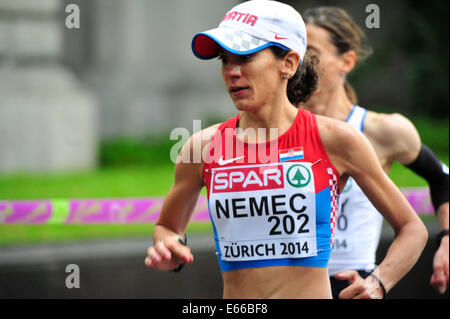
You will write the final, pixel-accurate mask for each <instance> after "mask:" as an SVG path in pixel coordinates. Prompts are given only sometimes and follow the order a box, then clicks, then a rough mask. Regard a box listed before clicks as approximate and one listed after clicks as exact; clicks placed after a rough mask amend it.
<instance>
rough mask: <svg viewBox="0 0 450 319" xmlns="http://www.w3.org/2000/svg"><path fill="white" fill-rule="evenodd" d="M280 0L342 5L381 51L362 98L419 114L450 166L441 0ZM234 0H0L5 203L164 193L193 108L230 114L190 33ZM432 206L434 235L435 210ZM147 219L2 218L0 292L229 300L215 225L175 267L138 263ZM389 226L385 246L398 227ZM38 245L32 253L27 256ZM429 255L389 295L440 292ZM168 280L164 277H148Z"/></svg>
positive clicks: (364, 75)
mask: <svg viewBox="0 0 450 319" xmlns="http://www.w3.org/2000/svg"><path fill="white" fill-rule="evenodd" d="M283 2H286V3H289V4H291V5H292V6H294V7H295V8H296V9H297V10H298V11H299V12H303V11H304V10H305V9H307V8H310V7H315V6H322V5H331V6H338V7H342V8H344V9H346V10H347V11H348V12H349V13H350V14H351V15H352V16H353V17H354V19H355V21H356V22H357V23H358V24H359V25H360V26H362V27H363V30H364V31H365V32H366V35H367V37H368V41H369V43H370V44H371V45H372V47H373V49H374V54H373V55H372V56H371V57H370V58H369V59H368V60H367V61H365V62H364V64H362V65H361V66H359V67H358V68H357V69H356V70H355V71H354V72H353V73H352V74H351V75H350V77H349V82H350V83H351V84H352V85H353V87H354V88H355V90H356V92H357V94H358V97H359V104H360V105H361V106H364V107H367V108H369V109H372V110H374V111H378V112H386V113H392V112H401V113H403V114H404V115H406V116H407V117H409V118H410V119H411V121H412V122H413V123H414V124H415V125H416V127H417V129H418V131H419V133H420V135H421V138H422V140H423V141H424V143H426V144H427V145H429V146H430V147H431V148H432V149H433V150H434V151H435V152H436V154H438V155H439V157H440V158H441V160H442V161H444V162H445V163H447V165H448V139H449V129H448V124H449V123H448V115H449V107H448V106H449V104H448V96H449V95H448V85H449V83H448V60H449V59H448V2H447V1H445V0H429V1H426V2H423V1H409V0H395V1H387V0H385V1H361V0H323V1H319V0H303V1H283ZM237 3H239V1H219V0H189V1H185V0H169V1H157V0H127V1H125V0H78V1H75V0H0V201H1V200H39V199H70V198H130V197H132V198H136V197H162V196H164V195H165V194H166V193H167V191H168V190H169V188H170V186H171V184H172V181H173V163H172V162H171V161H170V157H169V155H170V154H169V153H170V148H171V147H172V146H173V145H174V144H175V143H176V142H177V140H170V138H169V137H170V132H171V131H172V130H173V129H174V128H177V127H183V128H186V129H188V130H189V131H190V132H191V133H193V122H192V121H193V120H194V119H200V120H201V121H202V127H203V128H204V127H207V126H209V125H211V124H213V123H218V122H222V121H224V120H226V119H227V118H229V117H231V116H233V115H235V114H236V110H235V108H234V106H233V104H232V102H231V99H230V98H229V97H228V95H227V93H226V91H225V90H224V87H223V83H222V79H221V76H220V71H219V62H218V61H217V60H212V61H206V62H205V61H200V60H198V59H197V58H195V57H194V55H193V54H192V52H191V40H192V36H193V35H194V34H195V33H196V32H199V31H204V30H208V29H211V28H213V27H215V26H217V24H218V23H219V22H220V20H221V19H222V18H223V16H224V15H225V13H226V12H227V11H228V10H229V9H230V8H231V7H232V6H234V5H235V4H237ZM372 3H374V4H377V5H378V6H379V8H380V14H381V15H380V18H381V19H380V28H373V29H368V28H366V27H365V20H366V17H367V16H368V15H369V13H367V12H366V7H367V6H368V5H369V4H372ZM71 5H76V6H71ZM74 7H75V9H76V10H78V9H79V11H78V13H79V24H78V23H77V22H78V21H76V17H75V18H72V17H74V16H73V14H74V11H73V10H71V9H73V8H74ZM75 14H76V12H75ZM74 19H75V20H74ZM391 178H392V179H393V180H394V182H395V183H396V184H397V185H398V186H399V187H422V186H426V185H427V184H426V182H425V181H424V180H423V179H421V178H420V177H417V176H416V175H414V174H412V173H410V172H409V171H408V170H406V169H404V168H403V167H402V166H401V165H395V166H394V167H393V170H392V172H391ZM202 195H204V193H202ZM0 213H1V211H0ZM424 218H425V219H426V220H425V221H426V222H427V226H429V227H431V229H433V230H434V231H435V230H436V227H437V226H436V222H435V218H434V217H432V216H431V217H424ZM152 230H153V225H152V224H141V225H1V224H0V297H3V298H21V297H31V298H42V297H44V298H45V297H55V296H56V297H69V298H70V297H83V298H92V297H94V298H95V297H100V298H102V297H120V298H140V297H149V298H152V297H160V298H196V297H199V298H218V297H220V296H221V282H220V275H219V269H218V267H217V265H216V261H215V255H214V244H213V242H212V241H213V238H212V235H211V228H210V225H209V224H208V223H205V224H202V225H193V226H191V228H190V232H191V233H193V235H194V237H195V239H194V243H195V245H197V246H196V247H198V252H199V253H198V256H199V257H198V258H197V259H196V260H197V266H194V265H195V264H194V265H193V266H192V267H190V269H188V270H187V271H186V274H183V275H178V277H174V275H173V274H162V275H161V274H160V273H155V272H154V271H153V270H146V269H144V266H143V260H144V257H145V254H146V248H147V246H148V245H149V244H151V233H152ZM383 236H384V237H383V240H385V245H387V243H388V242H389V241H390V240H392V232H391V230H389V229H388V226H387V227H386V230H385V233H384V235H383ZM383 240H382V243H383ZM430 245H431V246H432V244H430ZM431 246H430V247H431ZM383 247H384V248H383ZM383 249H385V246H383V245H381V246H380V254H381V253H382V251H383ZM430 249H434V248H430ZM30 252H35V253H36V252H37V253H36V255H32V256H33V257H28V258H27V257H26V256H27V255H28V256H29V255H30ZM2 255H3V256H2ZM431 259H432V252H428V255H427V254H424V256H422V258H421V262H422V264H423V266H421V267H422V268H420V267H418V268H417V270H416V272H415V273H414V272H413V277H408V278H405V279H404V280H403V281H402V283H404V284H403V286H402V287H400V290H399V291H398V292H397V293H396V292H394V294H393V295H394V296H395V297H398V298H407V297H414V298H438V297H439V296H438V295H437V294H436V293H434V292H433V291H430V289H428V288H429V287H427V281H428V280H429V275H428V273H429V274H430V276H431ZM94 261H95V262H94ZM68 263H76V264H80V268H81V271H82V276H84V277H82V278H83V279H82V283H81V288H80V289H74V290H68V289H67V288H66V287H65V286H64V280H65V276H67V274H66V273H65V272H64V268H65V265H67V264H68ZM36 265H38V266H39V267H36ZM105 265H108V266H110V267H106V268H108V269H109V272H106V270H105ZM96 267H97V268H96ZM133 267H134V268H133ZM130 268H131V269H134V271H130V270H129V269H130ZM36 269H37V270H36ZM425 271H426V272H427V273H426V276H424V275H423V273H424V272H425ZM83 274H84V275H83ZM414 276H417V278H416V277H414ZM418 277H420V278H418ZM425 277H426V278H425ZM120 278H122V279H120ZM193 282H195V285H193V284H192V283H193ZM418 282H421V285H419V284H418ZM118 283H120V284H118ZM121 285H122V286H121ZM161 285H163V286H164V287H167V288H165V289H164V291H157V292H156V291H155V290H154V289H153V288H152V287H161ZM118 287H122V288H118ZM193 287H194V288H193ZM424 287H425V288H424ZM426 289H428V290H426ZM447 298H448V293H447Z"/></svg>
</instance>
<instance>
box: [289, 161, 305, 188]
mask: <svg viewBox="0 0 450 319" xmlns="http://www.w3.org/2000/svg"><path fill="white" fill-rule="evenodd" d="M286 180H287V181H288V183H289V184H290V185H291V186H293V187H297V188H302V187H305V186H307V185H308V184H309V182H311V172H310V170H309V168H307V167H306V166H304V165H302V164H296V165H292V166H291V167H290V168H289V169H288V171H287V173H286Z"/></svg>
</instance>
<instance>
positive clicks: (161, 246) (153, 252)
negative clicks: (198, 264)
mask: <svg viewBox="0 0 450 319" xmlns="http://www.w3.org/2000/svg"><path fill="white" fill-rule="evenodd" d="M178 238H179V237H178V236H177V235H175V234H174V235H172V236H168V237H165V238H164V239H158V240H157V241H156V244H155V245H154V246H150V247H149V248H148V250H147V255H148V256H147V257H146V258H145V265H146V266H147V267H153V268H156V269H159V270H172V269H175V268H177V267H178V266H179V265H180V264H182V263H186V264H189V263H191V262H193V261H194V256H193V255H192V253H191V249H190V248H189V247H187V246H185V245H183V244H181V243H180V242H179V241H178Z"/></svg>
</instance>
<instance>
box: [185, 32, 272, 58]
mask: <svg viewBox="0 0 450 319" xmlns="http://www.w3.org/2000/svg"><path fill="white" fill-rule="evenodd" d="M271 45H274V43H272V42H267V41H264V40H261V39H259V38H256V37H254V36H251V35H250V34H248V33H245V32H243V31H239V30H233V29H230V28H216V29H212V30H209V31H205V32H200V33H197V34H196V35H195V36H194V38H193V39H192V52H193V53H194V55H195V56H196V57H198V58H199V59H202V60H209V59H213V58H215V57H217V56H218V53H219V49H220V48H222V49H224V50H226V51H228V52H231V53H233V54H239V55H245V54H251V53H255V52H257V51H260V50H262V49H264V48H267V47H269V46H271Z"/></svg>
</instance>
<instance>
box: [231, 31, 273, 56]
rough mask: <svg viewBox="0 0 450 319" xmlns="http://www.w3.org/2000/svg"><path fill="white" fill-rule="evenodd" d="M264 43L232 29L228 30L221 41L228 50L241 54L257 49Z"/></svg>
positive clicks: (264, 42)
mask: <svg viewBox="0 0 450 319" xmlns="http://www.w3.org/2000/svg"><path fill="white" fill-rule="evenodd" d="M266 43H267V42H266V41H264V40H261V39H258V38H255V37H253V36H251V35H249V34H247V33H245V32H242V31H238V30H232V29H230V30H229V32H228V33H227V34H226V35H225V37H224V39H223V44H224V45H226V46H227V47H228V48H230V49H232V50H236V51H241V52H245V51H250V50H253V49H256V48H259V47H260V46H262V45H264V44H266Z"/></svg>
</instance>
